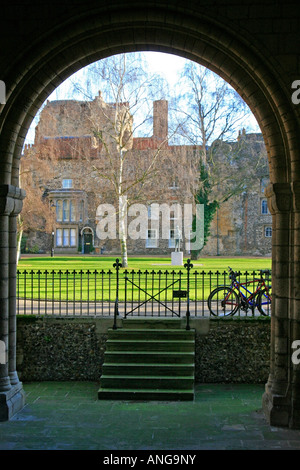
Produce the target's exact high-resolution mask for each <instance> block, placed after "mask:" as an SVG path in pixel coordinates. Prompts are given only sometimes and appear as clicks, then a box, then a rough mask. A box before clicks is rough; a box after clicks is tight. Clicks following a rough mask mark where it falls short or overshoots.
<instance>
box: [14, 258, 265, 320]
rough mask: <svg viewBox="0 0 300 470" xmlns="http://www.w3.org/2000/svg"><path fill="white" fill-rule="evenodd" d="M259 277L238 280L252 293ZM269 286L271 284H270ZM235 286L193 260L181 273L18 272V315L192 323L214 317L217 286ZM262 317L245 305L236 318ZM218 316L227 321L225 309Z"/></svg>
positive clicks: (249, 274)
mask: <svg viewBox="0 0 300 470" xmlns="http://www.w3.org/2000/svg"><path fill="white" fill-rule="evenodd" d="M260 277H261V273H260V272H259V271H256V272H255V271H253V272H247V271H246V272H243V273H241V272H238V273H237V280H238V281H240V282H243V283H247V287H248V290H251V292H252V291H254V289H255V288H257V282H258V280H259V279H260ZM267 282H268V283H269V284H270V283H271V278H267ZM230 284H231V280H230V279H229V276H228V272H227V271H224V272H220V271H215V272H212V271H208V272H205V271H198V270H196V269H195V268H194V267H193V265H192V263H191V262H190V260H188V261H187V262H186V263H185V265H184V266H183V267H182V269H170V270H160V269H159V270H130V269H123V268H122V267H121V264H120V263H119V260H116V262H115V263H114V265H113V266H112V269H109V270H94V271H92V270H79V271H78V270H66V271H62V270H43V271H42V270H18V271H17V312H18V314H27V315H28V314H31V315H55V316H110V317H114V318H116V317H117V316H118V315H120V316H121V317H128V316H159V317H160V316H174V317H182V316H187V322H188V323H189V318H190V316H195V317H199V316H211V315H212V313H211V311H210V310H209V307H208V303H207V300H208V297H209V295H210V293H211V292H212V291H213V290H214V289H215V288H216V287H217V286H221V285H226V286H230ZM243 292H245V296H246V298H247V297H249V295H250V294H249V293H247V292H246V291H243ZM265 304H266V305H265V306H264V307H265V308H264V312H265V314H267V315H269V314H270V313H271V305H270V303H268V302H265ZM220 305H221V304H220ZM254 307H255V306H254ZM225 314H226V313H225ZM259 314H260V312H259V311H258V310H257V308H256V307H255V308H251V306H250V304H249V305H248V304H247V302H245V301H244V300H243V302H240V305H238V309H237V311H236V312H235V315H241V316H249V315H250V316H253V315H259ZM217 315H222V310H221V309H220V310H218V311H217Z"/></svg>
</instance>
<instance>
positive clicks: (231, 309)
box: [207, 286, 239, 316]
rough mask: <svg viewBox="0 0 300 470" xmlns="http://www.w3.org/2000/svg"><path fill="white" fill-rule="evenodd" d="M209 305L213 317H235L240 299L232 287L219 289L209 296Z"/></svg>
mask: <svg viewBox="0 0 300 470" xmlns="http://www.w3.org/2000/svg"><path fill="white" fill-rule="evenodd" d="M207 304H208V308H209V311H210V313H211V314H212V315H216V316H227V315H234V314H235V313H236V311H237V310H238V308H239V298H238V296H237V294H236V292H235V291H234V290H232V288H231V287H226V286H223V287H217V288H216V289H214V290H213V291H212V292H211V293H210V294H209V297H208V299H207Z"/></svg>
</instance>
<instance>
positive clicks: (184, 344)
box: [106, 338, 195, 351]
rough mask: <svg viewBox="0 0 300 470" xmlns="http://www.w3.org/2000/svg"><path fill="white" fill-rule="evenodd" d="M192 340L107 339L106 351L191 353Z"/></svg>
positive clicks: (192, 347)
mask: <svg viewBox="0 0 300 470" xmlns="http://www.w3.org/2000/svg"><path fill="white" fill-rule="evenodd" d="M194 347H195V343H194V341H193V340H186V341H184V340H172V339H168V338H166V339H165V340H156V339H154V340H145V339H134V340H133V339H128V340H126V339H120V340H119V339H108V340H107V342H106V350H107V351H193V350H194Z"/></svg>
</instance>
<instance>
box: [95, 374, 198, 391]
mask: <svg viewBox="0 0 300 470" xmlns="http://www.w3.org/2000/svg"><path fill="white" fill-rule="evenodd" d="M193 384H194V377H193V375H192V376H190V377H185V376H183V377H180V376H178V377H172V376H160V377H157V376H151V375H149V376H148V375H147V376H136V375H132V376H130V375H102V376H101V379H100V386H101V388H114V389H116V390H118V389H123V388H125V389H129V390H130V389H131V390H140V389H145V388H146V389H148V390H164V389H167V390H171V389H172V390H187V389H191V388H192V387H193Z"/></svg>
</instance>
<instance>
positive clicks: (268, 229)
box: [264, 225, 272, 238]
mask: <svg viewBox="0 0 300 470" xmlns="http://www.w3.org/2000/svg"><path fill="white" fill-rule="evenodd" d="M264 232H265V237H266V238H272V227H271V226H270V225H268V226H266V227H265V228H264ZM267 232H269V235H267Z"/></svg>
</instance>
